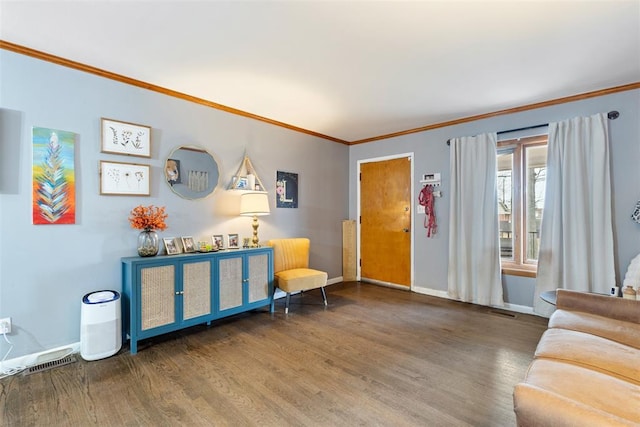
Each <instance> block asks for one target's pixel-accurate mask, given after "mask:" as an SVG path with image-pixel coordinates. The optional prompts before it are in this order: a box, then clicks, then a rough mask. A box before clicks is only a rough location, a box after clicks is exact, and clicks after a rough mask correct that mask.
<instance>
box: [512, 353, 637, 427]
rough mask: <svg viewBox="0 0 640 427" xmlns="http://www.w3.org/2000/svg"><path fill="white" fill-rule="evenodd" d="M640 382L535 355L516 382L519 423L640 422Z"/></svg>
mask: <svg viewBox="0 0 640 427" xmlns="http://www.w3.org/2000/svg"><path fill="white" fill-rule="evenodd" d="M638 402H640V386H638V385H637V384H634V383H632V382H629V381H625V380H622V379H620V378H617V377H614V376H611V375H607V374H605V373H602V372H599V371H596V370H592V369H589V368H586V367H583V366H580V365H574V364H571V363H566V362H563V361H558V360H551V359H544V358H541V359H535V360H534V361H533V362H532V363H531V365H530V367H529V371H528V372H527V377H526V379H525V381H524V384H519V385H517V386H516V388H515V391H514V405H515V406H514V408H515V411H516V414H517V416H518V425H522V426H526V425H549V426H590V425H594V426H595V425H597V426H603V425H606V426H616V425H621V426H623V425H636V426H637V425H638V422H640V404H638Z"/></svg>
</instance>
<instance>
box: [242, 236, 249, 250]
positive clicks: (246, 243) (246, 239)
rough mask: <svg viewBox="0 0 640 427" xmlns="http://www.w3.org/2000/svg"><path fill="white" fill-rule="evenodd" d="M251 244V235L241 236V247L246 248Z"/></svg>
mask: <svg viewBox="0 0 640 427" xmlns="http://www.w3.org/2000/svg"><path fill="white" fill-rule="evenodd" d="M250 246H251V237H243V238H242V247H243V248H248V247H250Z"/></svg>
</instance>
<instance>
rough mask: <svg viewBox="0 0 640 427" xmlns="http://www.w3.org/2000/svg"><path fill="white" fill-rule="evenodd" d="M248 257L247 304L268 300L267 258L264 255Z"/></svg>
mask: <svg viewBox="0 0 640 427" xmlns="http://www.w3.org/2000/svg"><path fill="white" fill-rule="evenodd" d="M247 256H248V257H249V303H253V302H256V301H262V300H265V299H267V298H269V256H268V255H267V254H266V253H261V254H256V255H247Z"/></svg>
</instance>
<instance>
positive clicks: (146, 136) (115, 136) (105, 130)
mask: <svg viewBox="0 0 640 427" xmlns="http://www.w3.org/2000/svg"><path fill="white" fill-rule="evenodd" d="M101 151H102V152H103V153H115V154H126V155H128V156H138V157H151V128H150V127H149V126H143V125H138V124H135V123H127V122H119V121H116V120H111V119H105V118H103V119H102V148H101Z"/></svg>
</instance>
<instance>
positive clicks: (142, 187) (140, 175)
mask: <svg viewBox="0 0 640 427" xmlns="http://www.w3.org/2000/svg"><path fill="white" fill-rule="evenodd" d="M149 174H150V167H149V165H137V164H134V163H120V162H107V161H104V160H101V161H100V194H101V195H124V196H149V195H150V190H149V182H150V179H149Z"/></svg>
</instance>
